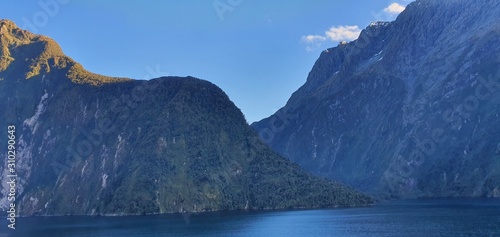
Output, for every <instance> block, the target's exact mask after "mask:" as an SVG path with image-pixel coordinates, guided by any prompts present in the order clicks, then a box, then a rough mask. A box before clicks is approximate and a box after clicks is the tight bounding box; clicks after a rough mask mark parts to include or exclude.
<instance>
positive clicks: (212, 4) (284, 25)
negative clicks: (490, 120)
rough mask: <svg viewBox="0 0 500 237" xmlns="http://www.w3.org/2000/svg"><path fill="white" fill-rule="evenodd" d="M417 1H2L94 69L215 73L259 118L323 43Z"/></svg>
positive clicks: (211, 76)
mask: <svg viewBox="0 0 500 237" xmlns="http://www.w3.org/2000/svg"><path fill="white" fill-rule="evenodd" d="M408 2H409V0H392V1H387V0H362V1H361V0H350V1H348V0H338V1H334V0H296V1H277V0H275V1H269V0H182V1H181V0H177V1H174V0H165V1H159V0H158V1H141V0H124V1H102V0H38V1H33V0H17V1H2V2H1V3H0V18H6V19H10V20H13V21H14V22H15V23H16V24H17V25H18V26H19V27H22V28H25V29H28V30H30V31H34V32H35V33H38V34H43V35H47V36H49V37H51V38H53V39H55V40H56V41H57V42H58V43H59V44H60V45H61V47H62V49H63V51H64V52H65V53H66V54H67V55H68V56H70V57H72V58H73V59H75V60H76V61H78V62H79V63H81V64H82V65H83V66H84V67H85V68H86V69H88V70H89V71H92V72H95V73H99V74H103V75H108V76H121V77H129V78H134V79H150V78H152V77H159V76H194V77H198V78H201V79H205V80H208V81H211V82H213V83H214V84H216V85H218V86H219V87H221V88H222V89H223V90H224V91H225V92H226V93H227V94H228V96H229V97H230V99H231V100H232V101H233V102H234V103H235V104H236V105H237V106H238V107H239V108H240V109H241V110H242V112H243V113H244V114H245V117H246V119H247V120H248V122H249V123H251V122H254V121H257V120H260V119H262V118H264V117H267V116H269V115H271V114H272V113H274V112H275V111H276V110H277V109H279V108H280V107H282V106H283V105H285V103H286V101H287V100H288V98H289V97H290V95H291V94H292V93H293V92H294V91H295V90H297V89H298V88H299V87H300V86H301V85H302V84H304V83H305V81H306V78H307V74H308V73H309V71H310V70H311V68H312V66H313V64H314V62H315V61H316V59H317V58H318V56H319V54H320V53H321V51H322V50H324V49H326V48H329V47H334V46H336V45H337V44H338V42H339V41H343V40H346V41H350V40H353V39H355V38H356V37H357V34H359V30H360V29H364V28H365V27H366V26H367V25H368V24H369V23H371V22H373V21H378V20H384V21H387V20H394V19H395V18H396V17H397V15H398V13H399V12H400V11H401V10H403V9H404V6H406V5H407V4H408Z"/></svg>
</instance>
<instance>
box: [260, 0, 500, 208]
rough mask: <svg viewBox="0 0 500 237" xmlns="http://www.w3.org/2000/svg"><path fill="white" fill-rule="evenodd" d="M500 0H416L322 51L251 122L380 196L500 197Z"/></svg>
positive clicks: (312, 165) (303, 161) (330, 173)
mask: <svg viewBox="0 0 500 237" xmlns="http://www.w3.org/2000/svg"><path fill="white" fill-rule="evenodd" d="M499 16H500V2H499V1H496V0H478V1H466V0H418V1H415V2H413V3H411V4H409V5H408V6H407V7H406V10H405V11H404V12H402V13H401V14H400V15H399V16H398V18H397V19H396V20H395V21H393V22H375V23H372V24H370V25H369V26H368V27H367V28H366V29H365V30H363V31H362V32H361V35H360V37H359V38H358V39H357V40H355V41H352V42H350V43H342V44H339V45H338V46H337V47H334V48H329V49H327V50H325V51H323V52H322V53H321V55H320V57H319V59H318V60H317V61H316V63H315V65H314V67H313V68H312V70H311V72H310V73H309V75H308V78H307V81H306V83H305V84H304V85H303V86H302V87H300V88H299V89H298V90H297V91H296V92H295V93H293V95H292V96H291V98H290V99H289V101H288V102H287V104H286V105H285V106H284V107H283V108H281V109H280V110H279V111H278V112H276V113H275V114H274V115H272V116H270V117H269V118H266V119H263V120H262V121H259V122H256V123H254V124H252V127H253V128H254V129H255V130H256V131H258V132H259V134H260V136H261V138H262V139H263V141H265V142H266V143H268V144H269V145H270V146H271V147H272V148H273V149H274V150H275V151H277V152H278V153H280V154H281V155H283V156H285V157H287V158H289V159H290V160H292V161H294V162H297V163H298V164H300V165H301V167H303V168H304V169H305V170H307V171H308V172H310V173H313V174H317V175H321V176H324V177H328V178H331V179H334V180H339V181H341V182H344V183H346V184H349V185H351V186H353V187H355V188H358V189H360V190H362V191H365V192H369V193H373V194H376V195H380V196H382V197H402V198H412V197H463V196H465V197H470V196H472V197H479V196H481V197H500V133H499V131H500V118H499V114H500V107H499V104H500V70H499V69H500V37H499V36H500V27H499V26H500V25H499V24H498V19H499Z"/></svg>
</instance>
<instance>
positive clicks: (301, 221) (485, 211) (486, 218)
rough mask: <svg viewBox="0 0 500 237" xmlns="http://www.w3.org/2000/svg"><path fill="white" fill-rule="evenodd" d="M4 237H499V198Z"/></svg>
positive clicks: (127, 221)
mask: <svg viewBox="0 0 500 237" xmlns="http://www.w3.org/2000/svg"><path fill="white" fill-rule="evenodd" d="M2 230H5V229H4V228H2ZM8 236H82V237H83V236H92V237H94V236H96V237H100V236H131V237H132V236H287V237H293V236H301V237H302V236H346V237H358V236H370V237H371V236H375V237H376V236H384V237H386V236H425V237H432V236H450V237H451V236H452V237H456V236H500V200H498V199H496V200H495V199H439V200H437V199H429V200H411V201H393V202H386V203H381V204H378V205H376V206H374V207H370V208H354V209H327V210H298V211H259V212H226V213H201V214H183V215H181V214H171V215H158V216H132V217H48V218H43V217H39V218H21V219H18V224H17V230H16V231H14V232H13V233H10V234H9V235H8ZM0 237H1V235H0Z"/></svg>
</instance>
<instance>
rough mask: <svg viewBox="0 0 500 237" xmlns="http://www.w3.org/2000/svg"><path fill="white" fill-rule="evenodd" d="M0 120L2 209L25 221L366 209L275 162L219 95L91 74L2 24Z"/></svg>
mask: <svg viewBox="0 0 500 237" xmlns="http://www.w3.org/2000/svg"><path fill="white" fill-rule="evenodd" d="M0 108H1V109H0V124H2V127H1V128H0V132H1V134H5V136H0V144H5V146H4V147H7V144H8V142H10V140H13V141H14V142H15V146H14V147H11V148H12V149H14V150H15V156H14V158H15V168H14V169H13V170H11V169H8V168H12V167H11V166H8V161H7V159H2V162H0V170H1V172H2V182H1V185H2V189H1V193H0V209H2V210H3V211H5V210H7V209H8V208H9V205H10V204H11V203H14V204H15V205H16V210H17V214H18V215H21V216H33V215H137V214H156V213H172V212H202V211H219V210H254V209H286V208H317V207H337V206H345V207H351V206H366V205H370V204H372V203H373V201H372V199H371V198H370V197H368V196H366V195H363V194H361V193H359V192H357V191H355V190H354V189H352V188H350V187H347V186H345V185H342V184H340V183H338V182H333V181H330V180H327V179H325V178H318V177H314V176H312V175H309V174H307V173H306V172H305V171H303V170H302V169H301V168H300V167H299V166H298V165H296V164H294V163H292V162H291V161H289V160H288V159H286V158H283V157H281V156H279V155H278V154H277V153H276V152H274V151H272V150H271V149H270V148H269V147H268V146H267V145H265V144H264V143H262V142H261V141H260V140H259V138H258V136H257V134H256V133H255V132H254V131H253V129H252V128H251V127H250V126H249V125H248V124H247V122H246V120H245V118H244V116H243V114H242V113H241V111H240V110H239V109H238V108H237V107H236V106H235V105H234V104H233V103H232V102H231V101H230V100H229V98H228V97H227V95H226V94H225V93H224V92H223V91H222V90H221V89H220V88H218V87H217V86H215V85H214V84H212V83H210V82H208V81H204V80H200V79H197V78H194V77H186V78H180V77H163V78H157V79H152V80H148V81H145V80H132V79H127V78H114V77H107V76H102V75H98V74H94V73H90V72H88V71H86V70H85V69H84V68H83V66H82V65H80V64H78V63H76V62H75V61H74V60H72V59H71V58H70V57H68V56H66V55H65V54H64V53H63V51H62V50H61V48H60V47H59V45H58V44H57V43H56V42H55V41H54V40H52V39H50V38H48V37H46V36H41V35H36V34H32V33H30V32H28V31H25V30H22V29H20V28H18V27H17V26H16V25H15V24H14V23H13V22H12V21H9V20H1V21H0ZM8 126H12V127H14V128H15V129H13V130H12V127H10V128H9V127H8ZM7 135H9V136H7ZM11 136H12V138H8V137H11ZM9 144H10V143H9ZM11 148H9V149H11ZM0 154H1V156H2V157H7V150H5V149H2V150H1V151H0ZM9 154H10V153H9ZM10 174H14V175H17V178H16V180H15V183H16V186H15V198H16V199H15V201H14V202H11V200H10V199H9V198H8V197H10V196H9V194H10V193H9V190H11V189H10V187H9V184H8V182H6V178H7V177H9V176H8V175H10Z"/></svg>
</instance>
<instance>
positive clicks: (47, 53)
mask: <svg viewBox="0 0 500 237" xmlns="http://www.w3.org/2000/svg"><path fill="white" fill-rule="evenodd" d="M16 60H17V61H16ZM51 70H63V71H64V72H65V73H66V77H67V78H68V79H70V80H71V81H72V82H74V83H77V84H91V85H102V84H105V83H113V82H121V81H126V80H129V79H126V78H116V77H107V76H103V75H98V74H95V73H91V72H88V71H86V70H85V69H84V68H83V66H82V65H80V64H79V63H76V62H75V61H74V60H73V59H71V58H70V57H68V56H66V55H64V53H63V51H62V49H61V47H60V46H59V45H58V44H57V43H56V42H55V41H54V40H53V39H51V38H49V37H46V36H43V35H37V34H33V33H31V32H28V31H26V30H22V29H20V28H18V27H17V26H16V25H15V24H14V22H12V21H9V20H0V78H3V79H5V76H1V74H2V73H3V72H5V71H14V72H15V73H16V74H18V76H19V77H20V78H18V80H19V79H31V78H34V77H36V76H39V75H43V74H46V73H49V72H50V71H51Z"/></svg>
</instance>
